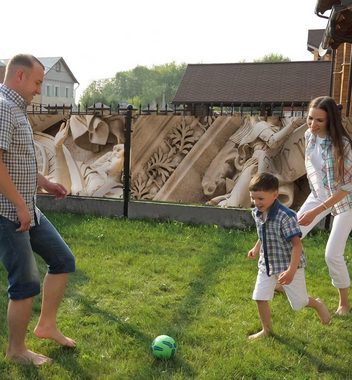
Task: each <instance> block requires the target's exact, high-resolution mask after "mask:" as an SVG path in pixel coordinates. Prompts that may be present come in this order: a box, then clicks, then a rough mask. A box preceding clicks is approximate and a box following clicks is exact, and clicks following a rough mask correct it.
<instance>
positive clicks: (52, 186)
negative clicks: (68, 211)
mask: <svg viewBox="0 0 352 380" xmlns="http://www.w3.org/2000/svg"><path fill="white" fill-rule="evenodd" d="M37 178H38V187H42V188H43V189H44V190H46V191H47V192H48V193H49V194H52V195H55V198H57V199H62V198H65V197H66V195H67V190H66V188H65V187H64V186H62V185H61V184H60V183H56V182H51V181H49V180H48V179H46V178H45V177H44V176H43V175H41V174H39V173H38V177H37Z"/></svg>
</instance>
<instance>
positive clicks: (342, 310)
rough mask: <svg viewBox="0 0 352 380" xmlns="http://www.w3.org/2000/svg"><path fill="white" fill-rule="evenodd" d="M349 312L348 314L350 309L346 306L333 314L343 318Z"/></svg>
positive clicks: (340, 307)
mask: <svg viewBox="0 0 352 380" xmlns="http://www.w3.org/2000/svg"><path fill="white" fill-rule="evenodd" d="M349 312H350V308H349V307H348V306H339V307H338V308H337V310H336V311H335V314H336V315H339V316H341V317H344V316H346V315H348V314H349Z"/></svg>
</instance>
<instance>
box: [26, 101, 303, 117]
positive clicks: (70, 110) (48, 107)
mask: <svg viewBox="0 0 352 380" xmlns="http://www.w3.org/2000/svg"><path fill="white" fill-rule="evenodd" d="M308 104H309V103H308V102H270V103H268V102H251V103H244V102H241V103H239V102H238V103H220V104H213V103H185V104H175V105H171V106H170V105H167V104H166V105H164V106H163V107H160V106H159V105H158V104H157V105H156V106H155V107H151V106H150V105H149V104H148V105H147V106H146V107H143V106H142V105H139V106H138V107H133V106H132V112H133V113H134V114H137V115H152V114H155V115H172V114H174V115H184V116H186V115H191V116H236V115H237V116H243V115H251V116H252V115H260V116H271V115H276V116H288V115H290V116H299V115H300V116H304V115H305V114H306V112H307V109H308ZM128 107H129V106H122V105H120V104H117V105H116V106H113V105H105V104H101V103H99V104H93V105H92V106H89V107H83V106H81V105H80V104H78V105H72V104H70V105H66V104H63V105H58V104H55V105H52V104H31V105H30V106H29V107H28V109H27V111H28V113H30V114H48V115H50V114H59V113H62V114H65V115H66V114H68V115H89V114H91V115H92V114H93V115H94V114H103V115H109V114H110V115H111V114H118V115H119V114H125V113H126V112H127V110H128V109H129V108H128Z"/></svg>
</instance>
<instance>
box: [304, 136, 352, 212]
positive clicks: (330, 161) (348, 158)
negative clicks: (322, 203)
mask: <svg viewBox="0 0 352 380" xmlns="http://www.w3.org/2000/svg"><path fill="white" fill-rule="evenodd" d="M305 139H306V154H305V165H306V170H307V178H308V182H309V187H310V189H311V191H312V193H313V195H314V196H315V197H317V193H316V191H315V190H314V185H316V184H315V183H314V178H316V176H315V169H314V167H313V165H312V161H311V155H312V152H313V150H314V148H315V144H316V136H315V135H314V134H313V133H312V132H311V131H310V130H309V129H307V131H306V132H305ZM343 145H344V173H343V183H338V182H337V181H335V173H334V147H333V145H332V141H331V138H330V137H326V138H324V139H323V141H322V142H321V148H322V160H323V168H322V173H321V176H322V181H323V185H324V188H325V190H326V193H327V194H328V196H331V195H333V194H334V193H336V192H337V191H339V190H344V191H346V192H348V193H349V194H348V195H347V196H346V197H345V198H343V199H342V200H341V201H340V202H338V203H336V204H335V205H334V206H333V207H332V209H331V214H332V215H337V214H340V213H342V212H344V211H348V210H350V209H352V147H351V144H350V142H349V141H348V139H346V138H345V137H343Z"/></svg>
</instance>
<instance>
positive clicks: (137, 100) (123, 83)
mask: <svg viewBox="0 0 352 380" xmlns="http://www.w3.org/2000/svg"><path fill="white" fill-rule="evenodd" d="M185 70H186V64H181V65H176V64H175V62H171V63H167V64H164V65H159V66H153V67H152V68H148V67H145V66H136V67H135V68H134V69H132V70H129V71H123V72H118V73H116V75H115V77H114V78H110V79H104V80H98V81H94V82H92V83H91V84H90V85H89V86H88V87H87V89H86V90H84V92H83V94H82V96H81V98H80V103H81V104H82V105H83V106H84V107H87V106H90V105H92V104H93V103H97V102H102V103H105V104H109V105H112V107H116V106H117V104H121V103H122V104H126V103H129V104H132V105H134V106H135V107H138V106H139V105H140V104H141V105H142V106H143V107H146V106H147V105H150V106H151V107H154V106H155V105H156V104H158V105H159V106H165V104H170V103H171V101H172V99H173V97H174V96H175V94H176V91H177V88H178V86H179V83H180V81H181V79H182V76H183V74H184V72H185Z"/></svg>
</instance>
